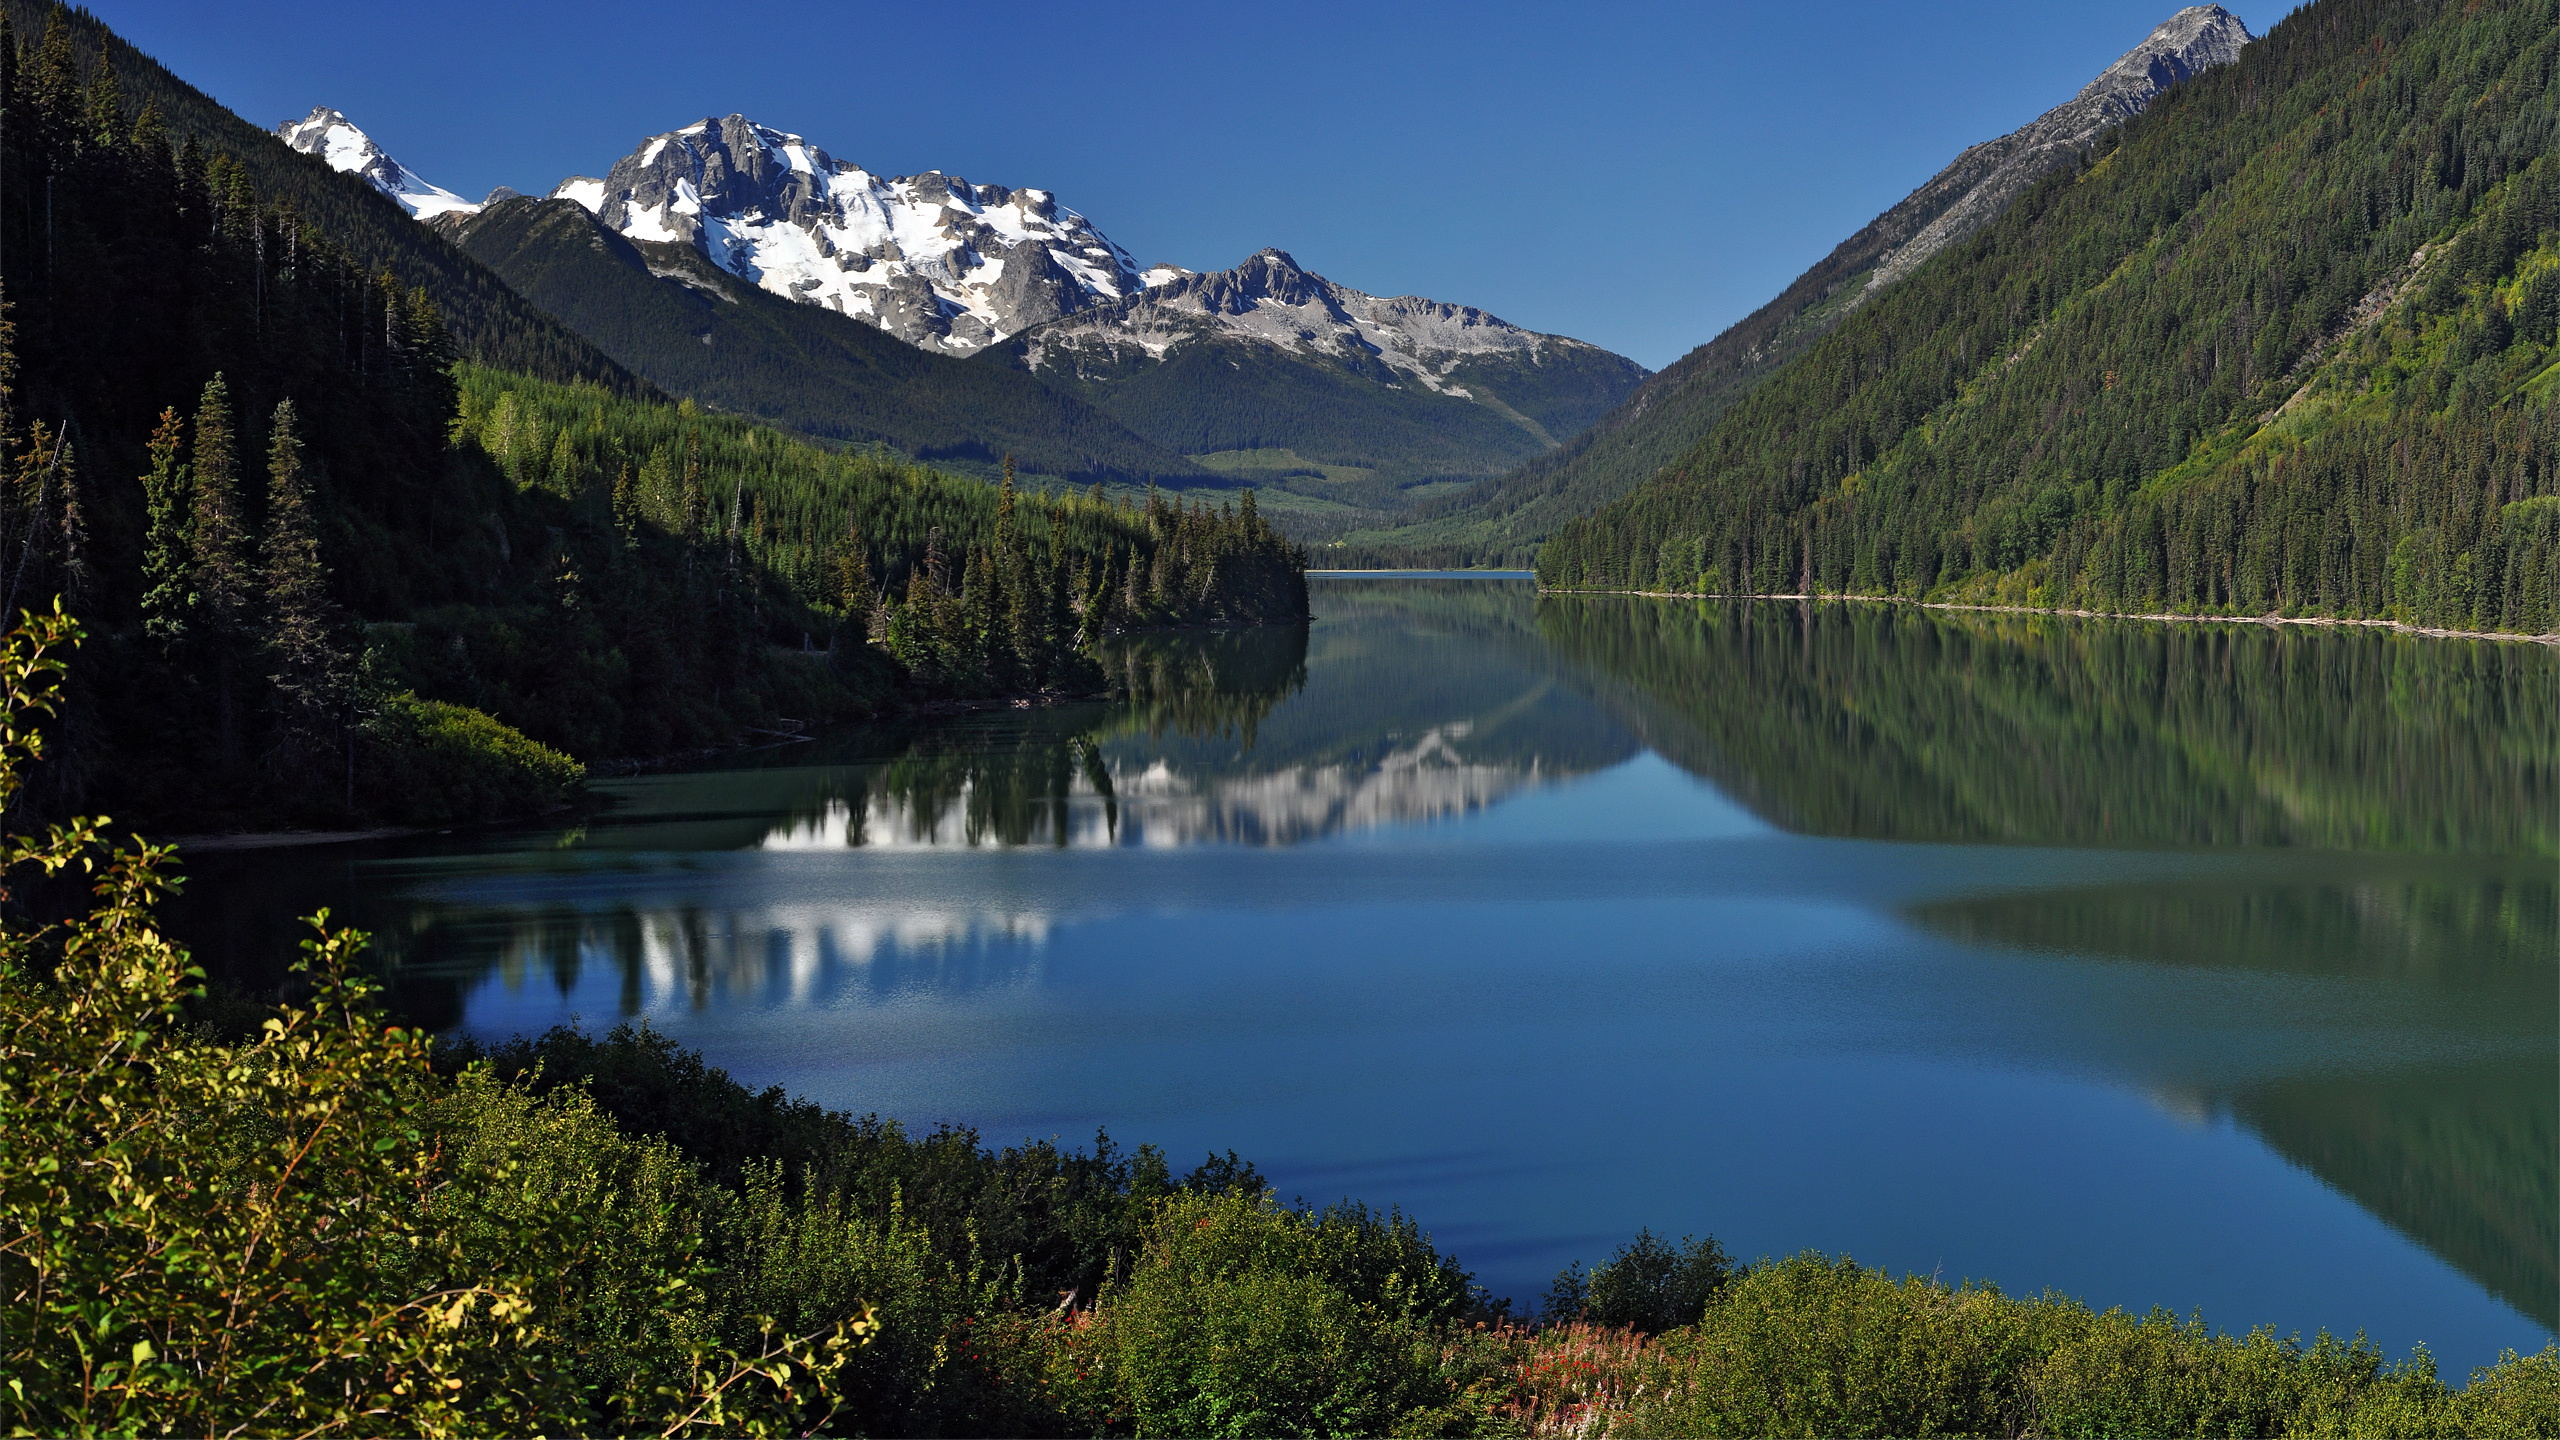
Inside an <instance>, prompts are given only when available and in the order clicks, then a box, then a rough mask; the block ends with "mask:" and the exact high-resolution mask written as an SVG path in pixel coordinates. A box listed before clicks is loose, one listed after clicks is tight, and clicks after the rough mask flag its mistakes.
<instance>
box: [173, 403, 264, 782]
mask: <svg viewBox="0 0 2560 1440" xmlns="http://www.w3.org/2000/svg"><path fill="white" fill-rule="evenodd" d="M238 465H239V460H238V452H237V448H236V445H235V443H234V436H233V433H232V428H231V390H230V387H229V386H228V385H227V384H225V383H224V381H223V378H222V376H221V375H220V374H216V375H215V376H214V377H213V378H212V379H211V380H208V381H206V382H205V387H204V395H203V398H202V399H201V400H199V401H198V402H197V405H196V443H195V463H194V465H193V467H192V468H193V469H194V472H195V515H194V517H193V518H194V522H195V534H194V537H193V539H194V544H193V546H192V549H193V552H194V554H193V560H194V564H193V567H192V570H191V573H190V574H189V576H188V579H189V582H190V588H191V589H192V590H193V591H194V601H195V604H194V610H195V624H196V627H197V630H198V633H199V634H200V635H201V636H202V638H203V640H204V642H205V644H206V646H207V647H208V648H209V649H210V650H211V652H212V659H213V670H214V702H215V717H216V722H217V733H218V739H219V744H220V747H221V748H220V758H221V760H222V761H223V763H225V764H228V763H230V762H231V761H232V760H233V759H235V758H236V757H237V755H238V753H239V751H238V744H239V693H238V692H239V676H238V668H239V666H238V661H239V655H238V651H239V646H240V640H241V636H242V632H243V629H244V627H245V625H246V624H247V620H248V614H249V603H250V600H251V598H252V586H253V581H252V578H251V576H250V573H249V563H248V558H247V556H246V554H245V553H244V552H245V551H246V550H247V548H248V522H247V521H246V519H244V518H243V516H242V514H241V509H240V477H239V469H238Z"/></svg>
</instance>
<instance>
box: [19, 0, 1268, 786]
mask: <svg viewBox="0 0 2560 1440" xmlns="http://www.w3.org/2000/svg"><path fill="white" fill-rule="evenodd" d="M83 28H84V27H83V26H82V25H80V24H78V23H75V21H74V20H73V19H72V18H71V17H69V16H68V15H67V14H65V13H57V14H56V15H55V17H54V18H53V19H51V20H49V21H48V22H47V23H46V27H45V29H44V30H43V32H42V34H41V36H40V37H18V36H16V35H14V34H6V33H0V86H5V89H6V106H7V111H6V116H5V126H6V138H5V143H0V297H5V302H6V305H7V309H6V311H5V316H6V320H7V330H6V331H5V333H0V386H5V391H4V392H0V395H4V396H5V401H6V406H5V409H0V469H5V472H6V474H7V475H8V477H9V485H8V487H7V493H6V495H5V496H0V548H4V549H5V553H6V556H7V564H8V569H7V576H8V579H7V581H6V583H5V586H0V607H5V608H6V609H7V610H9V611H11V612H15V611H17V610H21V609H28V608H33V609H46V608H49V607H50V606H51V605H52V603H53V601H54V597H55V596H57V595H58V596H60V597H61V603H62V604H63V606H64V607H65V608H66V609H67V610H68V611H69V612H70V613H71V614H73V615H74V616H76V617H77V618H78V619H79V620H80V621H81V622H82V623H83V624H84V625H85V626H86V627H87V630H88V635H89V648H88V650H87V652H86V653H87V656H88V659H87V663H86V664H85V665H84V666H83V669H82V671H81V672H80V674H79V677H78V679H77V680H76V681H75V682H74V684H73V686H72V688H71V690H70V691H69V692H68V693H67V695H66V697H65V701H64V704H63V706H62V707H61V712H60V714H59V715H57V716H56V717H55V718H54V719H53V720H52V721H51V722H50V723H51V725H52V728H53V730H54V739H55V747H54V750H53V752H52V756H51V758H50V759H49V760H48V762H47V764H46V765H45V767H44V770H43V773H42V775H41V776H40V777H39V778H38V780H37V782H36V786H35V789H34V791H33V792H32V793H31V799H33V800H34V801H36V803H39V804H41V805H43V806H45V807H46V808H47V809H48V810H49V811H50V812H51V813H56V814H63V813H69V812H70V811H71V810H72V809H74V808H78V807H84V806H90V805H97V806H104V807H111V808H112V809H113V810H114V811H115V812H116V813H118V814H121V815H124V816H126V817H128V818H130V819H132V820H136V821H140V822H142V823H145V824H150V825H155V826H171V825H182V824H242V823H248V824H257V823H274V822H278V821H313V820H346V819H376V820H379V819H394V820H407V821H413V822H439V823H441V822H449V821H451V820H453V819H468V818H478V817H480V816H484V815H489V814H497V813H521V812H524V811H527V810H537V809H541V808H544V807H546V806H547V805H551V804H556V803H558V802H559V801H560V800H561V798H562V797H563V795H564V793H565V792H566V791H567V790H568V789H569V788H571V787H573V786H574V785H575V783H576V781H577V778H578V775H579V772H580V765H581V764H582V763H583V762H587V761H595V760H609V759H615V758H619V757H646V756H650V755H656V754H662V753H667V752H670V751H679V750H684V749H689V748H695V747H701V746H706V745H716V744H720V743H723V742H725V741H728V740H730V739H733V738H734V737H736V736H737V735H739V734H741V733H742V732H744V731H746V730H748V729H750V728H755V727H768V728H769V727H776V726H783V725H785V724H786V723H800V722H810V721H823V720H827V719H831V718H839V717H844V716H849V715H859V714H870V713H881V712H884V711H886V710H890V709H894V708H896V707H898V706H901V705H905V704H910V703H913V702H915V701H917V700H923V699H935V698H946V699H967V698H971V697H984V696H993V695H1001V694H1016V693H1031V692H1037V691H1042V690H1056V689H1064V690H1069V691H1074V690H1080V689H1086V688H1092V687H1096V686H1099V685H1100V684H1101V683H1102V676H1101V673H1100V671H1099V670H1098V669H1097V668H1096V667H1095V666H1094V665H1093V663H1092V662H1091V661H1089V660H1088V659H1085V658H1083V657H1082V655H1081V651H1080V649H1079V647H1080V646H1083V645H1086V644H1088V643H1090V642H1091V641H1092V640H1093V639H1095V638H1097V637H1099V636H1100V635H1102V634H1105V633H1108V632H1110V631H1112V630H1117V629H1127V628H1132V627H1144V626H1152V625H1189V624H1246V623H1258V622H1260V621H1264V620H1271V619H1295V618H1298V617H1300V616H1303V615H1304V614H1305V591H1304V582H1303V578H1302V576H1301V570H1302V568H1303V564H1302V561H1301V560H1300V558H1299V555H1298V552H1297V551H1296V549H1295V548H1294V547H1293V546H1291V545H1290V544H1289V543H1288V542H1286V541H1284V540H1282V539H1281V538H1280V537H1279V536H1278V535H1277V534H1276V533H1274V532H1273V531H1272V530H1271V529H1270V527H1269V526H1268V525H1267V524H1266V523H1264V522H1263V521H1262V520H1261V518H1260V517H1259V516H1258V515H1257V513H1256V511H1255V507H1254V504H1253V501H1252V498H1251V497H1250V496H1249V495H1248V496H1245V497H1242V501H1241V505H1240V506H1239V505H1237V504H1234V503H1229V504H1225V505H1222V507H1221V509H1219V510H1217V511H1211V510H1209V509H1207V508H1206V507H1205V506H1202V505H1195V506H1193V507H1191V508H1187V509H1186V508H1182V507H1179V506H1176V505H1173V504H1171V503H1168V502H1165V501H1163V500H1160V499H1156V498H1154V497H1152V496H1150V497H1149V498H1148V500H1147V503H1146V504H1144V505H1143V506H1140V505H1138V504H1136V503H1135V502H1134V501H1131V500H1128V499H1125V498H1124V501H1123V502H1122V503H1121V504H1119V505H1116V506H1115V505H1109V504H1104V503H1102V502H1101V500H1100V498H1099V496H1098V495H1088V496H1077V497H1072V498H1070V497H1067V496H1063V495H1050V494H1045V493H1041V492H1038V491H1031V492H1027V493H1018V492H1016V491H1014V490H1013V488H1012V487H1011V486H1010V485H1009V484H1008V485H1006V486H1005V487H1003V488H1002V490H1001V491H1000V490H999V489H998V488H997V487H990V486H987V485H983V484H979V483H976V482H971V481H962V480H954V479H950V478H947V477H943V476H940V475H937V474H934V473H932V472H930V471H927V470H924V469H921V468H918V467H916V466H913V465H912V464H909V463H906V462H904V461H903V460H900V459H895V458H892V457H887V456H884V455H881V454H874V453H864V452H852V451H845V450H840V449H833V448H829V447H826V446H822V445H819V444H814V443H811V442H808V441H805V440H799V439H793V438H790V437H787V436H784V435H782V434H780V433H778V432H775V431H771V430H767V429H761V428H757V427H754V426H750V425H748V424H746V423H744V422H741V421H737V420H733V419H727V418H722V417H717V416H713V415H708V414H704V413H701V412H699V411H698V410H696V409H695V408H694V407H693V406H692V405H691V404H690V403H687V404H684V405H678V404H672V403H669V402H667V401H666V400H664V399H663V398H661V397H658V396H656V395H655V394H654V393H651V392H644V391H642V390H640V389H638V388H635V387H634V386H633V385H632V384H630V383H629V382H628V381H627V378H626V379H620V380H617V379H616V378H615V375H614V374H612V373H606V374H602V375H600V376H598V377H596V378H581V377H579V376H578V375H576V374H575V373H574V371H575V367H571V369H572V372H573V373H572V374H571V375H570V376H569V377H568V378H566V379H563V380H549V381H546V380H541V379H535V378H531V377H528V376H524V375H522V374H518V373H514V372H510V371H501V370H494V369H488V368H484V367H481V366H478V365H476V364H471V363H467V362H463V361H459V360H457V358H456V347H455V342H454V339H453V335H452V331H451V329H450V328H449V327H448V325H447V323H446V317H445V312H444V310H443V309H442V308H441V307H440V306H439V304H438V303H437V302H436V300H435V299H434V298H433V296H432V295H431V294H430V292H429V290H428V289H427V288H425V287H423V286H411V285H408V284H404V283H403V282H402V281H401V279H400V278H399V277H398V274H397V273H396V272H395V270H394V269H393V268H392V267H391V266H390V265H389V264H388V263H385V264H382V265H378V266H375V265H369V264H368V262H367V261H366V260H365V259H364V258H363V257H362V256H361V255H360V254H359V252H358V251H357V250H354V249H351V248H349V246H348V245H347V244H345V243H344V242H342V241H341V240H339V239H338V238H337V237H336V235H335V234H334V233H333V232H332V231H331V230H330V229H329V228H327V227H326V226H324V225H323V224H321V223H319V222H318V221H316V220H315V219H314V218H313V216H312V215H311V214H309V213H306V212H305V211H304V210H303V209H302V208H301V207H300V205H299V204H298V203H297V201H296V200H295V198H294V194H295V193H298V192H292V191H289V192H288V193H287V194H285V195H283V196H281V197H278V196H270V195H267V194H264V193H262V192H261V190H260V188H259V187H258V185H257V183H256V181H255V175H256V173H258V172H257V171H256V170H255V169H254V168H253V167H252V166H250V165H248V164H246V163H244V162H242V161H241V160H239V159H238V158H237V157H235V156H234V155H232V154H231V153H229V152H227V151H224V150H220V149H215V148H209V147H208V146H206V145H205V144H204V143H202V142H201V141H199V140H197V139H195V138H193V137H192V136H190V137H189V138H187V139H185V140H183V141H181V142H177V143H173V142H172V137H171V131H170V128H169V126H168V125H167V123H166V122H165V120H164V117H163V114H162V111H161V110H160V108H159V101H158V95H159V94H160V93H163V92H167V91H169V89H170V86H169V85H168V84H167V83H162V84H158V85H156V86H143V87H140V88H142V89H143V91H144V97H143V99H142V100H141V101H140V102H139V103H137V102H135V101H133V100H131V99H130V98H129V97H128V95H127V93H126V89H125V83H124V79H123V74H124V72H123V71H122V70H120V68H119V63H118V62H117V60H116V59H115V58H114V56H115V55H116V53H117V51H116V49H115V48H114V47H112V46H110V47H107V48H106V49H104V50H92V51H89V52H86V53H84V52H83V50H82V49H81V47H80V46H79V45H78V44H76V43H75V41H74V36H75V34H76V33H78V32H80V31H81V30H82V29H83ZM154 69H155V70H156V67H154ZM162 79H163V80H164V81H165V75H163V76H162ZM199 98H200V97H199ZM254 145H255V146H257V147H265V148H271V149H280V148H281V147H280V146H279V145H278V142H275V141H274V140H273V139H272V138H271V137H255V139H254ZM263 158H264V159H266V160H267V161H269V162H270V163H272V161H273V157H272V156H265V157H263ZM295 158H299V157H295ZM395 214H396V212H395ZM399 223H400V224H402V225H407V224H408V222H407V221H406V219H405V217H402V218H401V219H400V222H399ZM410 228H411V229H415V228H416V227H414V226H411V227H410ZM73 255H76V256H79V257H81V258H80V260H79V262H78V263H77V264H76V265H74V264H71V263H57V257H61V256H73ZM454 264H455V265H457V266H460V267H466V268H469V269H476V267H475V266H473V262H471V261H469V260H468V259H467V258H461V257H458V256H457V257H454ZM501 288H502V287H501ZM504 308H505V307H503V306H499V307H498V311H503V310H504ZM492 313H497V312H492ZM483 348H484V349H490V350H493V351H494V352H496V353H501V354H503V353H506V352H507V346H505V345H492V346H484V347H483ZM145 696H147V697H148V702H147V703H136V702H137V700H138V699H139V697H145Z"/></svg>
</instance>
